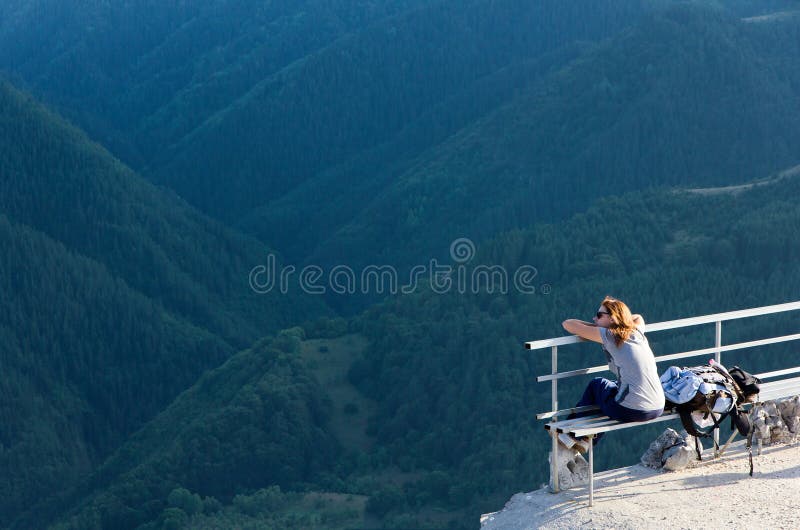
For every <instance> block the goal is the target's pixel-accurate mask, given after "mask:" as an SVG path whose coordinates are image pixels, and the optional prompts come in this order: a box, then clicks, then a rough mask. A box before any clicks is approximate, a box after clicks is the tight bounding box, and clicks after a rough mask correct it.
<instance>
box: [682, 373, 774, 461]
mask: <svg viewBox="0 0 800 530" xmlns="http://www.w3.org/2000/svg"><path fill="white" fill-rule="evenodd" d="M735 369H737V370H739V371H741V372H744V370H741V368H739V367H735ZM689 370H691V371H692V372H694V373H695V374H696V375H697V376H698V377H700V378H702V379H703V381H704V382H705V383H707V384H706V385H705V387H706V390H707V392H705V393H703V392H701V391H698V392H697V394H695V396H694V397H693V398H692V399H691V400H689V401H687V402H686V403H681V404H679V405H676V406H675V409H676V411H677V412H678V414H679V415H680V418H681V423H682V424H683V428H684V429H686V432H687V433H688V434H690V435H692V436H694V437H695V439H696V441H697V443H696V444H695V449H696V451H697V459H698V460H702V456H701V454H700V443H699V440H697V439H698V438H711V437H712V435H713V433H714V430H715V429H717V428H718V427H719V425H720V424H721V423H722V422H723V421H724V420H725V418H727V417H728V416H730V418H731V429H736V430H737V431H739V434H741V435H742V436H743V437H746V438H747V445H746V447H747V450H748V453H749V454H750V476H753V457H752V452H751V450H750V448H751V445H752V434H753V426H752V423H751V421H750V417H749V415H748V414H747V413H746V412H744V411H743V410H741V408H740V406H739V403H740V401H741V399H742V396H743V395H744V396H748V395H749V394H747V392H746V391H745V390H744V388H742V387H741V386H740V385H739V384H738V382H737V381H736V380H735V378H734V377H733V373H731V372H732V371H728V370H726V369H725V367H724V366H722V365H719V364H715V365H714V366H695V367H693V368H689ZM744 373H746V372H744ZM747 375H748V376H750V377H751V378H752V379H754V380H756V381H757V380H758V378H756V377H753V376H752V375H750V374H747ZM758 382H760V381H758ZM745 386H746V387H747V388H748V391H749V390H750V389H751V388H752V387H751V386H748V385H745ZM756 388H757V384H756ZM721 399H722V401H720V400H721ZM714 446H715V449H719V447H718V446H717V445H716V442H715V444H714Z"/></svg>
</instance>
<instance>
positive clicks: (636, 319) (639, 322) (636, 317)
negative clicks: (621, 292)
mask: <svg viewBox="0 0 800 530" xmlns="http://www.w3.org/2000/svg"><path fill="white" fill-rule="evenodd" d="M633 323H634V324H636V327H637V328H639V329H640V330H642V331H644V318H642V315H633Z"/></svg>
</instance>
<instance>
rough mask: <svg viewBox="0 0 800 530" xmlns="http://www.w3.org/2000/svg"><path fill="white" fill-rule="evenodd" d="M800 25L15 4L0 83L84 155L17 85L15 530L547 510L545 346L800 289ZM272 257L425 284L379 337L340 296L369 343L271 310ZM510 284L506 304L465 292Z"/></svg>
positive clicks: (660, 17)
mask: <svg viewBox="0 0 800 530" xmlns="http://www.w3.org/2000/svg"><path fill="white" fill-rule="evenodd" d="M798 9H800V6H798V5H797V2H793V1H790V0H769V1H763V2H761V1H751V0H730V1H726V2H722V1H712V0H697V1H692V2H679V1H673V0H636V1H629V0H603V1H599V2H596V1H586V2H583V1H581V2H566V3H565V2H558V1H555V0H541V1H535V2H532V1H529V0H466V1H465V0H435V1H431V0H427V1H426V0H376V1H372V0H370V1H366V0H364V1H361V0H359V1H357V2H353V1H349V0H335V1H320V0H301V1H289V0H278V1H272V2H266V3H265V2H257V1H251V0H247V1H244V2H241V1H231V0H202V1H198V2H188V3H186V2H184V3H168V4H163V3H156V2H152V1H151V0H137V1H133V2H82V3H78V4H76V3H74V2H68V1H66V0H32V1H27V2H22V1H20V0H11V1H7V2H3V3H2V5H0V70H2V72H3V73H4V75H6V76H7V77H8V78H10V79H11V80H12V82H13V83H14V84H15V85H19V86H21V87H22V88H23V89H25V90H29V91H30V92H32V93H33V94H35V97H36V98H41V99H42V100H44V101H45V102H46V103H47V104H48V105H51V106H52V107H54V108H55V109H56V110H57V111H58V112H61V113H63V114H64V115H65V116H66V117H67V118H68V119H69V120H72V121H73V122H74V123H76V124H78V125H79V126H80V127H81V128H82V129H78V128H76V127H75V126H73V125H71V124H70V123H68V122H67V121H66V120H64V119H62V118H61V117H59V116H58V115H56V114H55V113H54V112H52V111H50V110H47V109H46V108H45V107H44V106H43V105H41V104H39V103H37V102H36V101H35V100H34V97H32V96H28V95H27V93H26V92H21V91H20V90H18V89H17V88H14V87H13V86H11V84H9V83H7V82H5V81H3V82H0V292H2V296H0V310H1V311H0V339H2V340H1V341H0V370H2V371H3V374H4V377H3V378H2V383H1V384H0V390H2V394H1V395H0V413H2V420H3V421H2V423H1V424H0V472H1V473H2V478H0V494H1V495H0V527H8V526H10V527H13V528H25V529H27V528H39V527H48V526H52V527H55V528H81V529H84V528H114V529H115V530H116V529H119V528H141V529H156V528H187V527H192V528H226V527H237V528H307V527H330V528H334V529H337V530H338V529H344V528H353V527H366V526H382V527H386V528H408V527H420V526H422V527H432V528H445V527H456V528H474V527H475V526H476V525H477V514H479V513H482V512H485V511H490V510H492V509H496V508H497V506H498V505H499V504H500V503H502V502H504V501H505V500H506V499H507V498H508V496H509V494H511V493H514V492H516V491H519V490H521V489H524V488H528V489H530V488H534V487H538V486H539V485H540V484H541V483H543V482H544V481H546V467H547V459H546V453H547V451H548V450H549V443H548V439H547V438H546V436H545V434H544V432H542V430H541V429H540V426H539V425H538V424H535V423H534V422H533V416H534V413H535V412H537V411H540V410H543V409H545V408H547V406H548V405H547V404H548V402H549V388H550V387H549V386H548V385H537V384H536V383H535V377H536V375H537V374H541V373H543V372H544V371H549V365H548V363H547V361H548V360H549V356H547V358H546V359H545V358H544V357H542V356H541V355H537V354H536V353H535V352H528V351H526V350H524V349H523V347H522V343H523V342H524V341H526V340H532V339H537V338H546V337H550V336H554V335H560V334H562V331H561V327H560V323H561V321H562V320H564V319H565V318H569V317H579V318H580V317H582V316H583V317H586V318H588V316H589V315H591V313H592V312H593V311H594V310H595V309H596V306H597V303H598V301H599V300H600V299H602V297H603V296H605V295H606V294H612V295H616V296H619V297H620V298H622V299H624V300H626V301H627V302H629V303H630V305H631V306H632V308H633V309H634V310H635V311H637V312H641V313H643V314H644V316H645V318H646V319H647V320H648V321H651V322H652V321H658V320H664V319H671V318H677V317H682V316H689V315H695V314H702V313H709V312H716V311H724V310H733V309H737V308H744V307H753V306H759V305H765V304H771V303H780V302H784V301H788V300H796V299H798V297H799V296H800V277H798V276H797V271H796V267H795V263H796V262H797V260H798V258H800V242H798V240H797V238H796V234H797V233H798V229H800V209H798V208H797V206H796V205H797V203H798V202H799V201H800V166H798V164H800V137H798V135H797V134H796V132H797V131H798V130H800V106H798V105H797V102H798V101H800V25H799V24H798V21H800V14H798V11H797V10H798ZM83 130H86V131H88V132H87V133H84V132H83ZM90 138H92V139H93V140H95V141H97V142H99V143H93V141H92V140H90ZM120 160H123V161H124V162H123V161H120ZM195 207H199V209H200V210H205V211H204V212H202V213H201V211H199V210H196V209H195ZM209 214H211V216H213V217H214V218H215V219H212V218H211V217H207V215H209ZM239 230H243V231H246V232H248V233H250V234H252V235H253V236H255V237H252V236H246V235H242V234H241V233H240V232H238V231H239ZM460 237H468V238H470V239H471V240H472V241H473V242H475V243H477V255H472V254H471V253H468V254H469V255H468V256H467V257H466V259H465V260H462V261H460V262H459V264H458V265H459V266H458V267H456V268H455V269H454V270H453V271H452V272H451V273H450V275H449V276H445V277H444V279H443V278H442V277H437V278H436V282H435V283H436V285H434V284H432V282H433V279H432V278H431V276H430V274H433V273H434V271H433V270H432V267H433V264H432V263H431V262H429V261H428V260H429V259H431V258H444V260H443V261H440V264H443V265H453V266H455V265H457V264H456V263H453V262H452V260H453V259H455V258H458V257H459V256H458V255H457V254H455V253H454V252H453V249H450V243H451V242H452V241H453V240H455V239H456V238H460ZM448 249H450V251H451V252H450V256H449V258H448ZM268 254H269V255H272V254H274V255H275V257H276V259H277V261H278V263H279V264H281V265H284V264H289V265H290V266H292V265H291V264H292V263H294V264H295V265H298V267H297V268H298V269H299V268H300V266H302V265H307V264H319V265H322V266H323V269H322V274H321V275H320V277H318V278H317V279H319V280H320V281H319V282H318V283H320V284H322V283H325V282H326V281H327V280H330V276H328V275H327V273H328V272H330V270H331V269H329V268H328V267H330V266H331V265H333V264H342V265H348V266H349V267H350V270H355V271H359V272H361V270H360V267H363V266H364V265H366V264H368V263H375V264H381V263H385V264H391V265H394V266H396V267H397V268H396V269H391V270H393V271H395V272H397V271H400V272H401V276H400V281H401V282H403V280H404V278H405V279H408V276H407V275H405V274H404V268H405V267H410V266H412V265H418V266H419V265H429V266H430V268H428V269H426V270H425V271H423V275H422V276H421V277H420V276H417V277H416V278H417V280H418V282H419V284H418V285H417V286H416V287H415V288H413V289H411V292H400V293H398V294H394V295H391V296H388V297H387V298H386V299H385V300H382V301H381V302H380V303H379V304H375V305H373V306H371V307H369V308H367V309H366V310H365V311H363V312H361V310H362V309H363V308H364V307H365V306H366V305H367V304H368V303H371V302H373V301H374V299H372V298H369V297H368V296H367V297H358V296H356V295H355V294H352V293H351V294H350V295H348V296H341V297H339V298H334V297H333V296H332V297H331V298H330V299H329V301H331V300H333V301H335V302H336V303H337V307H340V308H342V307H343V308H345V309H346V310H347V311H351V312H353V311H354V309H355V310H358V312H357V313H356V314H355V316H348V317H347V320H345V319H344V318H342V317H341V315H338V316H337V315H336V314H335V311H334V310H332V309H330V307H329V306H326V305H325V303H324V302H323V300H322V298H321V297H319V296H313V295H310V294H307V293H304V292H303V291H304V290H303V289H301V288H300V287H299V286H298V285H297V283H296V282H292V284H291V285H290V286H289V289H288V290H283V289H274V290H273V291H271V292H269V293H267V294H256V293H255V292H254V291H253V289H252V288H251V286H250V285H249V282H248V280H249V279H250V278H249V275H250V272H251V270H253V267H255V266H257V265H263V264H264V262H265V258H266V256H267V255H268ZM470 258H471V259H470ZM479 264H483V265H487V266H496V267H498V268H500V269H501V270H502V271H505V273H506V282H507V284H506V286H507V288H506V290H504V291H502V292H497V291H492V292H488V289H486V286H485V284H480V283H478V284H476V285H477V286H478V288H477V292H473V290H475V287H474V286H473V285H471V284H467V285H464V286H463V287H460V286H459V285H458V284H457V282H458V281H464V280H463V279H462V275H465V276H464V278H465V279H466V281H469V280H471V279H472V277H473V276H472V275H473V274H474V271H475V268H476V267H477V266H478V265H479ZM521 267H529V269H527V272H528V273H529V274H528V276H527V279H528V280H530V281H529V282H528V283H527V284H526V287H528V288H530V291H531V292H525V291H524V290H523V289H522V288H520V287H519V286H518V285H515V284H514V276H513V275H514V272H515V271H518V270H521ZM530 267H534V268H535V274H534V273H533V272H532V271H534V269H531V268H530ZM284 270H291V271H292V272H295V273H297V272H298V271H295V270H294V269H284ZM494 271H495V272H497V268H496V269H494ZM312 272H313V271H312ZM426 273H427V274H426ZM482 278H483V281H484V282H485V281H488V280H489V279H491V280H493V281H497V277H496V276H489V277H487V276H483V277H482ZM306 279H307V280H308V277H306ZM362 280H363V277H362ZM446 280H449V281H451V282H453V283H452V284H451V286H450V288H448V289H444V292H442V288H441V287H442V284H441V281H446ZM312 283H313V281H312ZM327 287H331V285H330V282H329V283H328V284H327ZM361 287H362V288H363V287H365V284H362V285H361ZM495 287H498V286H497V285H495ZM279 291H281V292H279ZM329 293H330V289H329ZM379 294H380V295H381V296H383V293H379ZM339 302H341V304H339ZM784 332H786V333H789V332H791V333H794V332H796V326H793V323H792V319H789V318H786V317H777V318H774V319H769V320H767V319H764V320H756V321H754V322H752V323H749V324H745V325H737V324H731V325H730V326H728V325H727V324H726V326H725V335H724V337H725V341H726V342H727V341H735V340H738V339H757V338H760V337H763V336H766V335H768V334H773V333H784ZM711 337H712V332H711V331H710V330H708V329H699V330H697V331H696V332H691V333H681V334H658V335H655V336H653V337H651V342H652V344H653V345H654V347H655V349H656V351H657V353H669V352H670V351H673V350H677V349H678V348H694V347H699V345H698V341H700V340H701V339H702V340H706V341H710V340H711ZM702 345H708V342H705V343H702ZM597 354H598V352H597V351H596V349H594V348H591V347H590V346H588V345H582V346H578V347H576V348H575V349H574V350H572V351H571V353H567V352H566V351H565V354H564V355H563V357H562V359H563V361H562V362H563V364H562V365H560V366H561V368H562V369H563V368H569V366H570V365H571V364H573V363H574V364H576V365H577V364H581V365H583V364H586V363H587V362H588V359H589V358H596V357H597ZM792 354H793V353H792V350H791V349H789V347H787V346H785V345H779V346H774V347H769V348H762V349H759V350H758V351H757V352H755V354H753V355H749V356H742V357H736V356H734V355H731V356H728V357H727V358H728V359H730V360H733V361H740V362H741V363H742V364H743V365H744V366H745V367H746V368H747V367H752V369H753V371H761V370H768V369H770V368H772V367H773V366H785V362H782V359H784V358H785V357H786V356H788V355H792ZM726 355H727V354H726ZM600 362H601V361H600V359H598V364H599V363H600ZM660 368H662V369H663V368H665V367H660ZM583 383H584V382H583V381H580V382H576V383H575V385H574V387H568V386H567V385H563V386H562V390H563V391H564V392H563V394H562V395H561V400H562V402H569V401H572V400H573V399H575V398H577V394H578V393H579V391H580V390H581V388H582V384H583ZM656 430H659V428H658V427H656V429H654V430H651V431H646V430H643V431H640V432H638V433H636V436H634V437H631V436H626V437H624V438H623V437H616V436H613V434H612V435H609V436H608V437H607V438H606V440H604V442H603V444H602V446H601V448H600V449H599V450H598V453H597V454H596V457H597V459H598V465H599V466H600V467H603V466H612V465H613V466H619V465H624V464H627V463H630V462H631V461H632V460H633V459H634V458H635V457H637V456H638V455H639V454H640V453H641V451H642V450H643V449H644V447H646V445H647V442H648V441H649V440H650V439H651V438H652V437H653V436H654V435H655V431H656Z"/></svg>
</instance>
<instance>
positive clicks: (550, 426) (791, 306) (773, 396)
mask: <svg viewBox="0 0 800 530" xmlns="http://www.w3.org/2000/svg"><path fill="white" fill-rule="evenodd" d="M798 309H800V302H792V303H788V304H779V305H774V306H765V307H758V308H754V309H746V310H742V311H732V312H728V313H718V314H714V315H704V316H700V317H693V318H687V319H680V320H672V321H668V322H659V323H656V324H649V325H647V327H646V332H647V333H652V332H655V331H661V330H666V329H676V328H682V327H686V326H695V325H701V324H709V323H714V324H715V325H716V341H715V342H716V344H715V346H714V347H711V348H704V349H700V350H692V351H688V352H681V353H676V354H670V355H663V356H660V357H656V362H664V361H672V360H675V359H683V358H688V357H698V356H701V355H709V354H714V355H715V359H716V361H717V362H721V359H720V358H721V354H722V352H726V351H733V350H740V349H744V348H752V347H756V346H763V345H766V344H775V343H779V342H787V341H791V340H798V339H800V334H793V335H784V336H779V337H770V338H767V339H760V340H755V341H749V342H741V343H737V344H730V345H724V346H723V345H722V322H723V321H726V320H733V319H740V318H748V317H753V316H759V315H767V314H771V313H780V312H784V311H793V310H798ZM581 341H582V339H579V338H578V337H574V336H569V337H559V338H555V339H546V340H542V341H533V342H528V343H526V344H525V346H526V348H528V349H530V350H536V349H543V348H551V355H552V357H551V373H550V374H548V375H544V376H540V377H538V378H537V381H539V382H545V381H550V382H551V385H552V386H551V394H552V396H551V404H552V410H550V411H547V412H543V413H541V414H538V415H537V419H543V420H550V421H548V422H547V423H546V424H545V429H547V430H548V431H549V433H550V436H551V443H552V452H553V457H552V458H551V463H550V483H551V485H552V489H553V492H554V493H556V492H558V491H559V484H558V468H557V465H558V451H559V442H558V435H559V434H561V433H568V434H570V435H572V436H574V437H576V438H588V439H589V440H590V441H591V439H592V438H594V437H595V436H596V435H598V434H600V433H605V432H609V431H616V430H621V429H630V428H634V427H639V426H642V425H649V424H651V423H658V422H663V421H669V420H676V419H677V420H679V416H678V414H677V413H674V412H671V411H667V412H665V413H664V414H662V415H661V416H660V417H658V418H655V419H652V420H649V421H644V422H632V423H622V422H619V421H617V420H612V419H611V418H609V417H608V416H605V415H602V414H600V413H599V412H598V410H599V409H598V408H597V407H592V406H589V407H573V408H568V409H560V410H559V409H558V394H557V392H558V381H559V380H560V379H564V378H568V377H576V376H579V375H585V374H590V373H595V372H601V371H604V370H607V369H608V367H607V366H606V365H601V366H594V367H590V368H582V369H579V370H572V371H568V372H558V371H557V366H558V346H562V345H566V344H572V343H577V342H581ZM796 373H800V367H792V368H787V369H783V370H777V371H772V372H765V373H760V374H756V375H757V376H758V377H759V378H761V379H762V381H768V382H765V383H762V384H761V392H760V394H759V397H758V401H757V403H764V402H767V401H778V400H781V399H786V398H791V397H793V396H796V395H798V394H800V377H793V378H785V376H787V375H791V374H796ZM781 377H783V379H777V378H781ZM770 379H775V381H769V380H770ZM757 403H748V404H746V405H745V409H751V408H752V407H753V405H755V404H757ZM579 412H580V413H587V415H586V416H583V417H580V418H574V419H566V420H559V419H558V418H559V416H562V417H563V416H567V415H570V414H572V413H579ZM735 436H736V431H735V430H734V432H733V434H732V435H731V437H730V439H729V440H728V441H727V442H726V443H725V445H724V446H723V447H722V449H721V450H720V451H718V452H715V457H716V456H719V455H721V454H722V453H723V452H724V451H725V449H726V448H727V447H728V445H729V444H730V443H731V442H732V441H733V439H734V437H735ZM714 440H715V444H716V445H718V442H719V432H718V431H715V433H714ZM759 453H760V451H759ZM588 456H589V506H592V505H593V504H594V448H593V444H592V443H589V449H588Z"/></svg>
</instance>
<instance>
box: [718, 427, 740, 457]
mask: <svg viewBox="0 0 800 530" xmlns="http://www.w3.org/2000/svg"><path fill="white" fill-rule="evenodd" d="M737 434H739V431H737V430H736V429H734V430H733V433H731V437H730V438H728V441H727V442H725V445H723V446H722V449H720V450H719V456H722V454H723V453H724V452H725V450H726V449H727V448H728V446H729V445H730V444H731V442H732V441H733V439H734V438H736V435H737Z"/></svg>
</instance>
